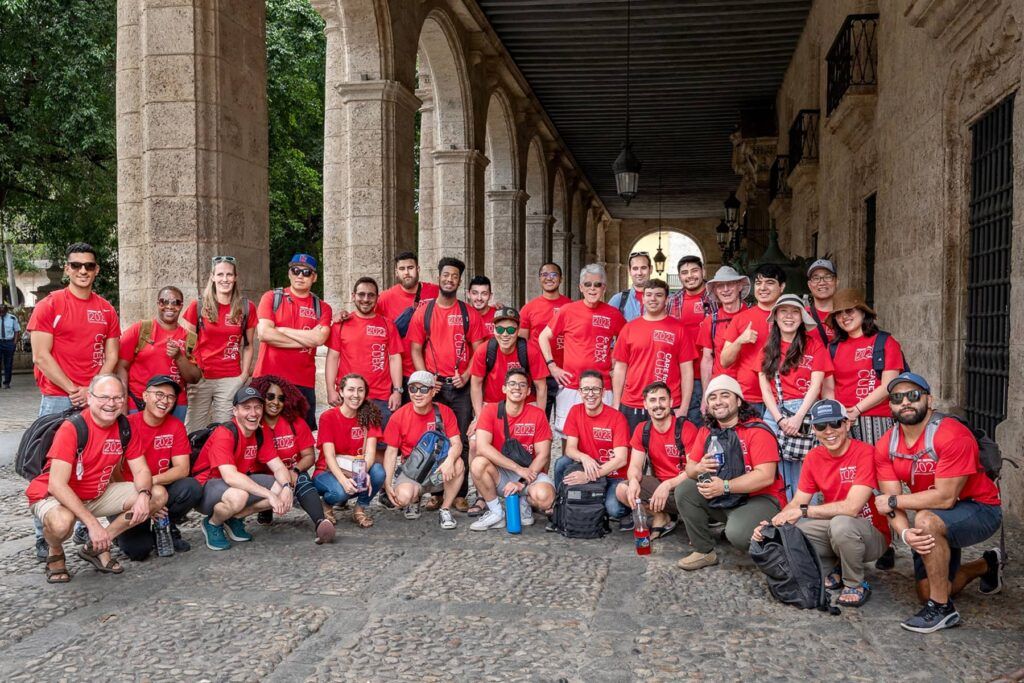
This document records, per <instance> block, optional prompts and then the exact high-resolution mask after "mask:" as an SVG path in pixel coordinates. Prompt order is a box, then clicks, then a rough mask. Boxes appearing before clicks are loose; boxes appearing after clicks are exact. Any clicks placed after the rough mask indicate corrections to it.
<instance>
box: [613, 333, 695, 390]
mask: <svg viewBox="0 0 1024 683" xmlns="http://www.w3.org/2000/svg"><path fill="white" fill-rule="evenodd" d="M696 357H697V356H696V353H695V351H694V346H693V339H692V338H691V337H690V332H689V330H688V329H687V328H686V327H684V326H683V324H682V323H681V322H679V321H678V320H676V319H675V318H673V317H671V316H666V317H664V318H662V319H661V320H657V321H652V320H646V319H644V318H643V317H640V318H636V319H635V320H631V321H629V322H628V323H626V324H625V325H624V326H623V328H622V330H621V331H620V332H619V338H618V339H617V340H616V341H615V350H614V351H613V352H612V359H613V360H616V361H620V362H622V363H626V365H627V367H626V385H625V387H623V390H622V403H623V404H624V405H627V406H629V407H631V408H640V407H643V405H644V393H643V392H644V387H646V386H647V385H648V384H650V383H651V382H665V383H666V384H668V388H669V392H670V393H671V395H672V405H673V406H678V405H679V403H680V401H681V400H682V397H681V396H680V392H681V389H682V387H681V384H682V382H681V378H680V375H679V364H680V363H688V362H692V361H693V360H694V359H695V358H696Z"/></svg>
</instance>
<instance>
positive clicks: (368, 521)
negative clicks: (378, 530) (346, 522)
mask: <svg viewBox="0 0 1024 683" xmlns="http://www.w3.org/2000/svg"><path fill="white" fill-rule="evenodd" d="M352 521H353V522H355V523H356V524H357V525H358V526H359V528H360V529H369V528H370V527H371V526H373V518H372V517H370V516H369V515H368V514H366V510H364V509H363V508H361V507H359V506H356V509H355V510H353V511H352Z"/></svg>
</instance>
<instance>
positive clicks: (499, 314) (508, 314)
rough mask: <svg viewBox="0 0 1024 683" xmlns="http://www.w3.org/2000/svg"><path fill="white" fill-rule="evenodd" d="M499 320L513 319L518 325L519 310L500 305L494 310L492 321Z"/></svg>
mask: <svg viewBox="0 0 1024 683" xmlns="http://www.w3.org/2000/svg"><path fill="white" fill-rule="evenodd" d="M499 320H513V321H515V323H516V324H517V325H518V324H519V311H517V310H516V309H514V308H512V307H511V306H502V307H501V308H499V309H498V310H496V311H495V312H494V322H498V321H499Z"/></svg>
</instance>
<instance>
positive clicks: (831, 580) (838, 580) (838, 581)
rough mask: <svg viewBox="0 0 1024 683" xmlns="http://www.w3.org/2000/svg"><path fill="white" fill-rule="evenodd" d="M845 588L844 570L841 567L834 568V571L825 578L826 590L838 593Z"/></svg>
mask: <svg viewBox="0 0 1024 683" xmlns="http://www.w3.org/2000/svg"><path fill="white" fill-rule="evenodd" d="M842 587H843V570H842V569H841V568H840V567H839V566H835V567H833V568H832V571H830V572H829V573H828V576H826V577H825V590H827V591H837V590H839V589H840V588H842Z"/></svg>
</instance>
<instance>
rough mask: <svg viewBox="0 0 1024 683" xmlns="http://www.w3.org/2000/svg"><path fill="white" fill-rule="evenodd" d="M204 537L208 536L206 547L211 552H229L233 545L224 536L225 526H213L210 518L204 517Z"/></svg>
mask: <svg viewBox="0 0 1024 683" xmlns="http://www.w3.org/2000/svg"><path fill="white" fill-rule="evenodd" d="M203 536H206V547H207V548H209V549H210V550H229V549H230V548H231V543H230V542H229V541H228V537H227V536H225V535H224V525H223V524H213V523H211V522H210V518H209V517H203Z"/></svg>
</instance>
